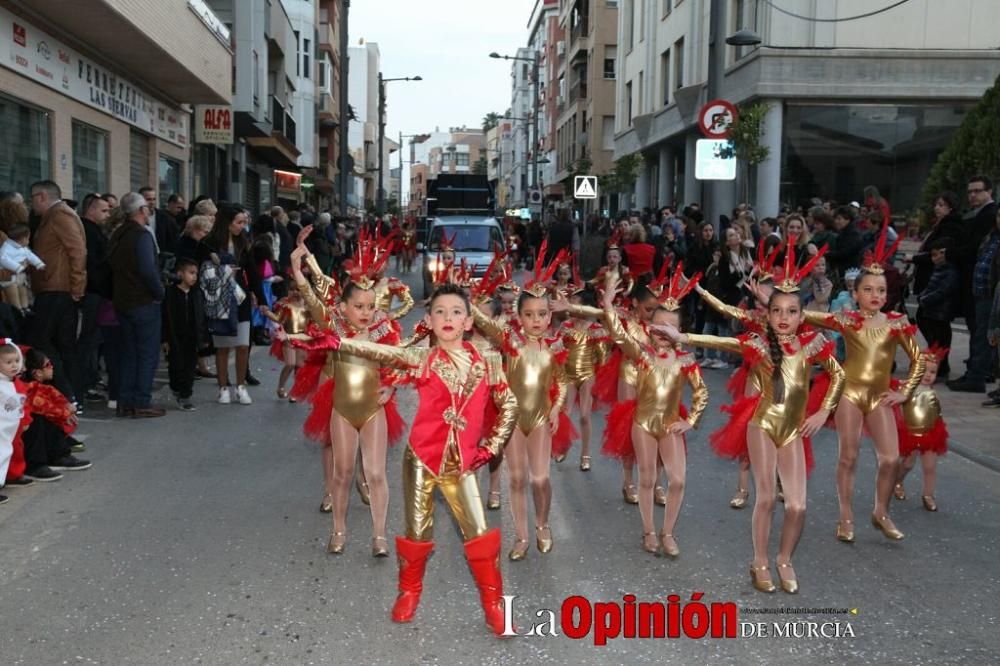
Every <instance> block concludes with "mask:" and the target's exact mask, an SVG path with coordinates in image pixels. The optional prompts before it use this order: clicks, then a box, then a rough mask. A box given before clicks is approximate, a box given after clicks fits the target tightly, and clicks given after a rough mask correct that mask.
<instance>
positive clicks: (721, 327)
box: [702, 319, 731, 362]
mask: <svg viewBox="0 0 1000 666" xmlns="http://www.w3.org/2000/svg"><path fill="white" fill-rule="evenodd" d="M702 333H703V334H704V335H717V336H719V337H720V338H726V337H729V335H730V331H729V322H728V321H726V320H722V321H712V320H711V319H706V320H705V328H704V330H703V331H702ZM705 358H707V359H709V360H716V359H717V360H719V361H727V362H728V361H730V360H731V359H730V358H729V354H727V353H725V352H721V351H718V350H716V349H706V350H705Z"/></svg>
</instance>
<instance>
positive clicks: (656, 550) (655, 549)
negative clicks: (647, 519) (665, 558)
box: [642, 532, 660, 555]
mask: <svg viewBox="0 0 1000 666" xmlns="http://www.w3.org/2000/svg"><path fill="white" fill-rule="evenodd" d="M649 539H652V540H653V545H652V546H650V545H649ZM642 549H643V550H644V551H646V552H647V553H652V554H654V555H659V554H660V544H658V543H657V542H656V532H643V533H642Z"/></svg>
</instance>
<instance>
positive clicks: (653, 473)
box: [602, 264, 708, 557]
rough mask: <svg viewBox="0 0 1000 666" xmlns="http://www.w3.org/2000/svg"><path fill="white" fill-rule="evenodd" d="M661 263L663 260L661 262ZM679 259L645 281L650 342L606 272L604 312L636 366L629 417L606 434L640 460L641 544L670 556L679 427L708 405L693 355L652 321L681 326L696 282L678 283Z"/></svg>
mask: <svg viewBox="0 0 1000 666" xmlns="http://www.w3.org/2000/svg"><path fill="white" fill-rule="evenodd" d="M665 265H666V264H665ZM683 270H684V265H683V264H678V266H677V269H676V271H675V272H674V277H673V278H672V279H670V280H669V281H668V280H667V279H666V271H665V270H663V271H661V275H660V279H659V280H657V281H655V282H654V283H652V284H651V285H650V288H651V290H652V291H653V293H654V295H655V296H656V298H657V301H658V302H659V303H660V306H659V308H658V309H657V310H656V312H655V313H654V314H653V318H652V320H651V322H650V330H651V331H652V334H651V335H650V337H649V340H650V342H649V343H645V342H640V341H639V340H637V339H635V338H633V337H632V336H631V335H630V334H629V333H628V331H627V330H625V327H624V326H623V325H622V320H621V318H620V317H619V316H618V313H617V311H616V310H615V308H614V298H615V291H616V290H617V287H618V278H616V277H614V276H609V278H608V279H609V282H608V283H607V284H606V289H605V290H604V302H603V304H602V305H603V306H604V317H605V321H606V325H607V327H608V331H610V333H611V337H612V338H613V339H614V341H615V342H616V343H617V344H618V345H619V346H620V347H621V349H622V351H623V352H624V354H625V355H626V356H627V357H628V358H629V359H630V360H631V361H632V362H633V363H635V366H636V371H637V373H636V374H637V376H636V399H635V401H634V403H633V404H634V408H633V410H632V412H633V413H632V418H631V419H629V420H628V423H626V424H624V427H621V426H619V427H615V426H614V425H613V424H612V423H611V422H609V423H608V427H607V432H608V433H611V435H610V437H609V436H608V434H606V435H605V439H606V440H608V441H609V442H610V441H614V442H615V444H614V445H617V446H618V447H620V449H619V450H620V451H622V452H623V453H625V454H626V455H629V456H630V457H631V456H634V458H635V460H636V462H637V463H638V466H639V513H640V515H641V516H642V547H643V549H645V550H646V551H647V552H650V553H658V552H659V550H660V548H662V549H663V552H664V553H665V554H667V555H669V556H670V557H676V556H677V555H679V554H680V549H679V548H678V546H677V540H676V539H675V538H674V526H675V525H676V524H677V518H678V516H679V515H680V510H681V502H682V501H683V499H684V482H685V477H686V468H687V451H686V449H685V442H684V433H685V432H687V431H688V430H690V429H691V428H693V427H695V426H696V425H698V422H699V421H700V420H701V416H702V414H703V413H704V411H705V407H706V406H707V405H708V389H707V388H706V386H705V382H704V381H703V380H702V377H701V368H700V367H699V366H698V364H697V362H696V360H695V358H694V355H692V354H690V353H687V352H685V351H682V350H680V349H678V348H677V347H675V346H674V344H673V341H672V340H670V338H668V337H667V336H665V335H664V334H663V332H662V331H660V330H659V329H657V328H656V327H657V326H659V325H665V324H669V325H671V326H673V327H675V328H679V327H680V323H681V318H680V308H681V301H682V300H683V298H684V296H686V295H687V294H688V293H690V291H691V290H692V289H693V288H694V286H695V285H696V284H697V283H698V280H699V279H700V278H701V274H698V275H695V276H694V277H693V278H691V280H690V281H688V283H687V285H685V286H684V287H681V286H680V277H681V276H682V275H683ZM685 382H686V383H688V384H689V385H690V386H691V412H690V414H685V413H684V407H683V405H682V404H681V394H682V393H683V390H684V383H685ZM657 461H660V462H661V463H662V465H663V467H664V468H665V469H666V472H667V502H666V510H665V511H664V513H663V529H662V530H661V531H660V535H659V540H657V538H656V533H655V532H654V531H653V486H654V484H655V483H656V478H657Z"/></svg>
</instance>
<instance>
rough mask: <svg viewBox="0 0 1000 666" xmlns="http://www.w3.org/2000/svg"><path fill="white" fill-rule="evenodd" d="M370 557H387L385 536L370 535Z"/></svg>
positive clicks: (387, 548) (387, 547)
mask: <svg viewBox="0 0 1000 666" xmlns="http://www.w3.org/2000/svg"><path fill="white" fill-rule="evenodd" d="M380 544H381V545H380ZM372 557H389V541H388V540H387V539H386V538H385V537H372Z"/></svg>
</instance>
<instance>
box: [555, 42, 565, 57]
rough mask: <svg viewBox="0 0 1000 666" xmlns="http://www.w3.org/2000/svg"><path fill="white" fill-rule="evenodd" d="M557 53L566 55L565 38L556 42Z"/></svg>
mask: <svg viewBox="0 0 1000 666" xmlns="http://www.w3.org/2000/svg"><path fill="white" fill-rule="evenodd" d="M556 55H561V56H563V55H566V41H565V40H562V39H561V40H559V41H558V42H556Z"/></svg>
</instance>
